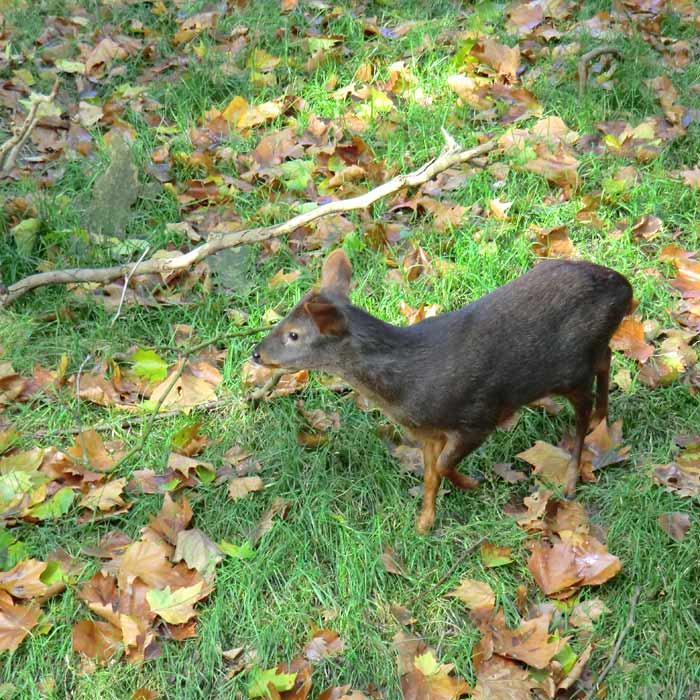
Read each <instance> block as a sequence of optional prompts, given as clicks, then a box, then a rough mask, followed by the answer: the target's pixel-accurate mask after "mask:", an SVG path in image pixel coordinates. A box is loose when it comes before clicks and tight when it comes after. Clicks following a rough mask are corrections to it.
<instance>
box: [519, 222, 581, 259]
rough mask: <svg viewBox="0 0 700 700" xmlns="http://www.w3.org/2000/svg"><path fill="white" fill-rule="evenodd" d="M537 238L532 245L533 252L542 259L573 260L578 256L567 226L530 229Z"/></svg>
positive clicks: (532, 227) (534, 227)
mask: <svg viewBox="0 0 700 700" xmlns="http://www.w3.org/2000/svg"><path fill="white" fill-rule="evenodd" d="M530 228H531V229H532V230H533V231H534V232H535V235H536V236H537V241H536V242H534V243H533V244H532V252H533V253H534V254H535V255H537V256H538V257H540V258H571V257H573V256H575V255H576V248H575V247H574V244H573V243H572V242H571V239H570V238H569V234H568V229H567V227H566V226H555V227H553V228H549V229H542V228H539V227H537V226H531V227H530Z"/></svg>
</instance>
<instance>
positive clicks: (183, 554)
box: [168, 528, 223, 624]
mask: <svg viewBox="0 0 700 700" xmlns="http://www.w3.org/2000/svg"><path fill="white" fill-rule="evenodd" d="M222 559H223V555H222V553H221V550H220V549H219V547H218V546H217V545H216V544H214V542H213V541H212V540H211V539H210V538H209V537H208V536H207V535H205V534H204V533H203V532H202V531H201V530H198V529H197V528H193V529H191V530H183V531H181V532H180V533H179V534H178V536H177V542H176V544H175V553H174V554H173V557H172V561H173V562H174V563H177V562H179V561H184V562H185V564H187V566H188V567H189V568H190V569H195V570H196V571H199V573H200V574H202V576H203V577H204V578H205V580H207V581H211V580H212V578H213V576H214V569H215V567H216V565H217V564H218V563H219V562H220V561H221V560H222ZM168 622H172V621H171V620H168ZM176 624H177V623H176Z"/></svg>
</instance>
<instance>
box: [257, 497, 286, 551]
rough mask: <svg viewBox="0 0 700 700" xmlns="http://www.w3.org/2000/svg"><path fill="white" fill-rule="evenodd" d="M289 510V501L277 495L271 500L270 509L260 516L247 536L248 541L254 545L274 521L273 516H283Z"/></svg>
mask: <svg viewBox="0 0 700 700" xmlns="http://www.w3.org/2000/svg"><path fill="white" fill-rule="evenodd" d="M288 510H289V503H288V502H287V501H285V500H284V499H283V498H280V497H279V496H278V497H277V498H275V500H274V501H272V505H271V506H270V509H269V510H268V511H267V512H266V513H265V514H264V515H263V516H262V518H260V521H259V522H258V524H257V525H256V526H255V528H254V529H253V531H252V532H251V533H250V535H249V536H248V539H249V540H250V543H251V544H252V545H253V546H255V545H256V544H257V543H258V542H259V541H260V539H261V538H262V537H263V536H264V535H265V533H267V532H268V531H269V530H270V529H271V528H272V525H273V523H274V519H275V517H279V518H284V517H285V516H286V515H287V511H288Z"/></svg>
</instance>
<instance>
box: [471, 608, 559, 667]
mask: <svg viewBox="0 0 700 700" xmlns="http://www.w3.org/2000/svg"><path fill="white" fill-rule="evenodd" d="M472 617H473V618H474V620H475V622H476V624H477V626H478V627H479V630H480V631H481V633H482V634H483V635H484V639H485V640H487V644H488V646H490V645H491V644H492V645H493V651H494V652H495V653H496V654H500V655H501V656H505V657H507V658H509V659H516V660H517V661H522V662H523V663H526V664H527V665H528V666H534V667H535V668H546V667H547V666H548V665H549V662H550V661H551V660H552V658H553V657H554V656H556V654H557V653H558V652H559V650H560V649H561V647H562V646H564V644H565V643H566V639H564V638H562V639H553V640H552V641H549V639H550V634H549V623H550V622H551V619H552V616H551V613H550V614H546V615H540V616H539V617H535V618H532V619H531V620H525V621H523V622H521V624H520V626H519V627H517V628H515V629H509V628H508V626H507V625H506V620H505V616H504V614H503V611H502V610H499V611H497V612H496V611H491V612H486V611H483V610H478V611H474V612H472Z"/></svg>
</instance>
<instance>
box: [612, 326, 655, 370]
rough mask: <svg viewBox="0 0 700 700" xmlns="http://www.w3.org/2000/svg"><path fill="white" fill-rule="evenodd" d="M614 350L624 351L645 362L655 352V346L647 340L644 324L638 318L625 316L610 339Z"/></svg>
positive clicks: (629, 355) (627, 354)
mask: <svg viewBox="0 0 700 700" xmlns="http://www.w3.org/2000/svg"><path fill="white" fill-rule="evenodd" d="M610 347H612V349H613V350H620V351H622V352H623V353H624V354H625V355H626V356H627V357H631V358H632V359H635V360H637V362H640V363H641V364H644V363H645V362H647V361H648V360H649V358H650V357H651V356H652V355H653V354H654V346H653V345H650V344H649V343H647V342H646V339H645V337H644V325H643V324H642V322H641V321H640V320H639V319H637V318H625V319H623V320H622V323H620V325H619V326H618V327H617V330H616V331H615V333H614V334H613V337H612V339H611V341H610Z"/></svg>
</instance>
